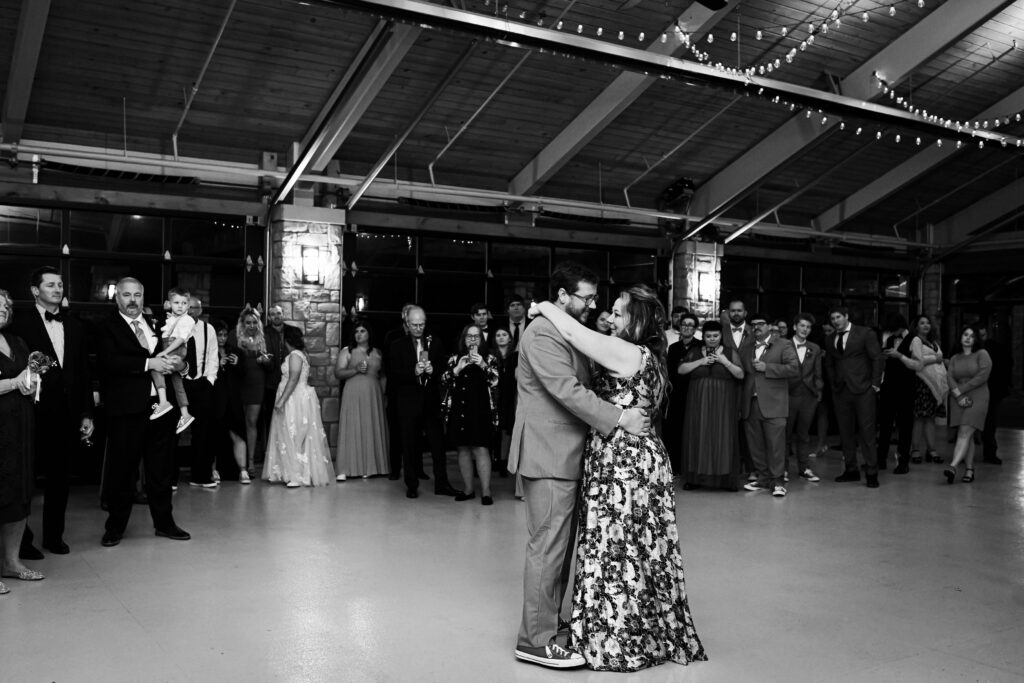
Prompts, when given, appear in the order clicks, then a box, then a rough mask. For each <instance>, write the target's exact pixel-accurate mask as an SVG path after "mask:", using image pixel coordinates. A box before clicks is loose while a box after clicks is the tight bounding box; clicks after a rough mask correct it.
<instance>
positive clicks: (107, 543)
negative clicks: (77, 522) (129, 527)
mask: <svg viewBox="0 0 1024 683" xmlns="http://www.w3.org/2000/svg"><path fill="white" fill-rule="evenodd" d="M120 542H121V534H119V533H117V532H116V531H107V532H105V533H104V534H103V540H101V541H100V545H102V546H103V547H104V548H113V547H114V546H115V545H117V544H118V543H120Z"/></svg>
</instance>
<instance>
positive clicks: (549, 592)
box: [508, 262, 650, 669]
mask: <svg viewBox="0 0 1024 683" xmlns="http://www.w3.org/2000/svg"><path fill="white" fill-rule="evenodd" d="M597 285H598V278H597V275H596V274H595V273H593V272H592V271H591V270H589V269H587V268H585V267H584V266H581V265H579V264H577V263H571V262H565V263H561V264H559V265H558V266H557V267H556V268H555V270H554V272H553V273H552V274H551V286H550V292H551V301H552V302H553V303H554V304H555V305H556V306H558V307H559V308H561V309H562V310H564V311H565V312H566V313H568V314H569V315H572V316H575V317H576V318H577V319H579V320H580V322H585V321H586V319H587V315H588V314H589V312H590V310H591V309H594V308H596V305H595V301H596V300H597ZM517 379H518V385H519V405H518V408H517V410H516V421H515V425H514V427H513V429H512V445H511V449H510V452H509V459H508V469H509V472H513V473H515V472H518V473H519V474H520V475H521V477H522V480H523V494H524V498H525V500H526V528H527V533H528V534H529V540H528V541H527V543H526V568H525V570H524V576H523V617H522V624H521V626H520V628H519V638H518V642H517V644H516V651H515V655H516V657H517V658H518V659H521V660H523V661H526V662H532V663H534V664H540V665H542V666H547V667H552V668H557V669H567V668H574V667H579V666H583V664H584V663H585V661H584V659H583V656H582V655H580V654H579V653H578V652H573V651H572V650H571V649H569V646H568V644H565V645H563V644H561V643H558V642H556V640H555V636H557V635H558V632H559V612H560V610H561V606H562V599H563V596H564V595H565V591H566V588H567V587H568V585H569V569H570V565H571V563H572V551H573V545H572V541H573V539H574V538H575V536H576V501H577V491H578V488H579V481H580V478H581V476H582V471H583V445H584V442H585V441H586V436H587V429H588V427H591V428H593V429H595V430H597V431H598V432H600V433H602V434H608V433H609V432H611V431H612V430H614V429H615V427H616V426H620V427H622V428H623V429H625V430H626V431H628V432H631V433H633V434H642V433H644V432H646V431H647V430H648V429H649V427H650V419H649V418H648V417H647V416H646V415H645V414H644V411H642V410H640V409H635V408H633V409H629V410H625V411H624V410H622V409H621V408H619V407H617V406H614V405H612V404H611V403H606V402H604V401H602V400H601V399H600V398H598V397H597V396H596V395H595V394H594V393H593V392H592V391H590V389H588V388H587V385H588V384H589V382H590V366H589V361H588V360H587V359H586V358H585V357H584V356H583V355H581V354H580V353H579V352H577V351H576V350H575V349H573V348H572V347H571V346H570V345H569V343H568V342H567V341H565V340H564V339H563V338H562V335H560V334H559V333H558V330H556V329H555V326H554V325H552V324H551V322H550V321H548V320H547V319H546V318H543V317H540V318H537V319H535V320H534V321H533V322H532V323H531V324H530V326H529V327H527V328H526V331H525V332H524V333H523V337H522V339H521V340H520V343H519V369H518V371H517Z"/></svg>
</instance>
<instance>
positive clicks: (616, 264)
mask: <svg viewBox="0 0 1024 683" xmlns="http://www.w3.org/2000/svg"><path fill="white" fill-rule="evenodd" d="M608 256H609V260H610V261H611V276H612V277H613V278H615V284H616V287H614V288H613V289H616V290H617V289H619V288H621V287H629V286H630V285H635V284H637V283H643V284H645V285H651V286H654V284H655V280H656V275H657V271H656V270H655V267H656V264H657V257H656V255H655V254H652V253H643V252H630V251H612V252H609V254H608Z"/></svg>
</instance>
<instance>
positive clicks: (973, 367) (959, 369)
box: [943, 325, 992, 484]
mask: <svg viewBox="0 0 1024 683" xmlns="http://www.w3.org/2000/svg"><path fill="white" fill-rule="evenodd" d="M947 373H948V375H947V376H948V379H949V390H950V393H951V394H952V395H953V401H952V406H951V408H950V413H949V426H950V427H957V428H958V429H957V433H956V446H954V447H953V461H952V462H950V463H949V467H947V468H946V469H945V470H944V471H943V476H945V477H946V483H948V484H952V483H953V480H954V479H956V473H957V468H958V467H959V466H960V463H961V462H963V463H964V464H965V466H966V469H965V470H964V476H963V478H962V479H961V480H960V481H962V482H964V483H965V484H970V483H971V482H972V481H974V433H975V432H979V431H983V430H984V429H985V416H986V415H987V414H988V399H989V396H988V378H989V376H990V375H991V374H992V358H991V357H990V356H989V355H988V351H986V350H985V342H984V341H983V340H982V338H981V333H980V332H979V331H978V328H977V327H975V326H974V325H964V326H963V327H961V328H960V340H959V342H958V343H957V345H956V346H955V347H954V348H953V357H952V358H950V359H949V369H948V370H947Z"/></svg>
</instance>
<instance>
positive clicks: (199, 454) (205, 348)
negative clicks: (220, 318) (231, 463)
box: [184, 296, 220, 489]
mask: <svg viewBox="0 0 1024 683" xmlns="http://www.w3.org/2000/svg"><path fill="white" fill-rule="evenodd" d="M188 314H189V315H190V316H192V317H193V318H194V319H195V321H196V325H195V327H194V328H193V329H192V336H191V337H189V340H188V344H187V346H186V352H185V362H186V363H187V364H188V367H187V368H186V369H185V378H184V379H185V382H184V383H185V393H186V394H187V395H188V401H189V409H190V410H191V411H192V414H193V415H194V416H195V418H196V421H195V422H193V423H192V426H191V427H190V429H191V435H192V466H191V468H190V469H191V475H190V478H191V481H190V482H189V483H190V484H191V485H192V486H199V487H202V488H207V489H211V488H217V481H215V480H214V478H213V472H214V470H215V468H214V463H213V449H212V448H211V446H212V444H211V443H210V436H211V434H212V433H213V384H214V382H216V381H217V369H218V368H219V367H220V360H219V359H218V358H217V331H216V330H215V329H214V328H213V325H211V324H210V323H209V322H207V320H206V318H205V317H204V316H203V302H202V301H200V300H199V298H198V297H195V296H193V297H191V299H190V300H189V306H188Z"/></svg>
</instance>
